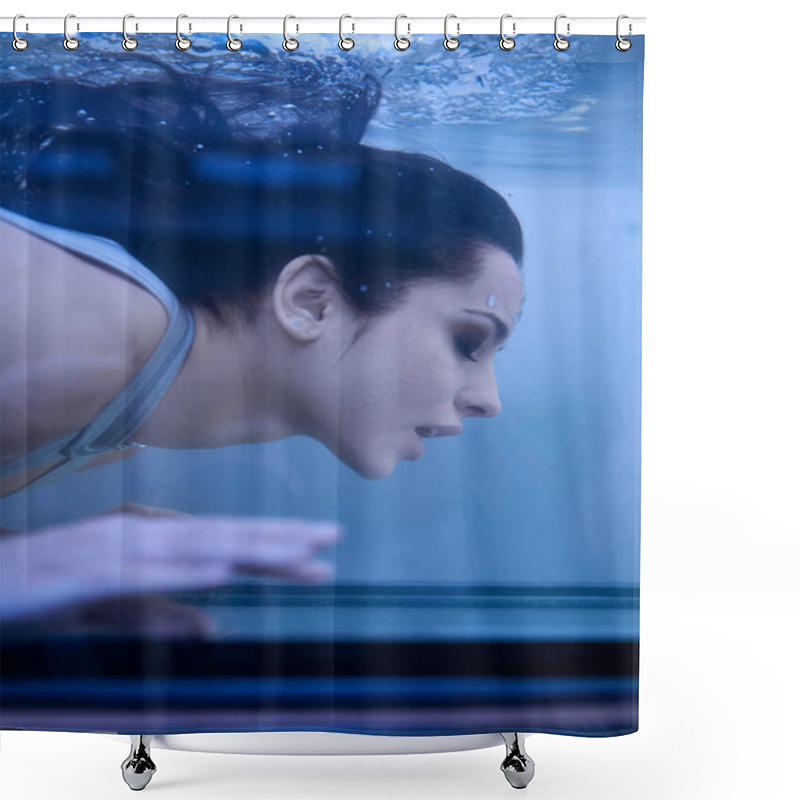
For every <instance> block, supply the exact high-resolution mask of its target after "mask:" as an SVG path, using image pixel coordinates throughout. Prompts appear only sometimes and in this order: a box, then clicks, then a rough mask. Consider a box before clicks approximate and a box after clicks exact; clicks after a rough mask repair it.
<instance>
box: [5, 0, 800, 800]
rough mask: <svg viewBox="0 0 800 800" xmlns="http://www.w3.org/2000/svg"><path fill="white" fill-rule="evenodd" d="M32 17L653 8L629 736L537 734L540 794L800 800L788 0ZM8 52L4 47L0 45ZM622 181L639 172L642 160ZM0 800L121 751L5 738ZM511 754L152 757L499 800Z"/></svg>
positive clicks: (220, 782) (45, 787)
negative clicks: (637, 636)
mask: <svg viewBox="0 0 800 800" xmlns="http://www.w3.org/2000/svg"><path fill="white" fill-rule="evenodd" d="M15 13H23V14H27V15H28V16H39V17H41V16H64V15H65V14H67V13H75V14H78V15H79V16H119V18H120V20H121V18H122V16H123V15H124V14H126V13H132V14H136V15H137V16H172V17H175V16H177V14H179V13H191V14H193V15H197V16H219V17H226V16H228V15H229V14H239V15H240V16H248V15H249V16H267V15H270V16H276V17H278V16H283V15H285V14H290V13H291V14H295V15H297V16H301V17H302V16H328V17H333V16H339V15H340V14H343V13H349V14H352V15H354V16H359V15H360V16H372V17H374V16H384V17H390V16H391V17H393V16H395V15H396V14H399V13H404V14H407V15H409V16H441V17H442V18H443V17H444V15H445V14H448V13H457V14H458V15H459V16H481V17H489V16H495V15H496V16H497V17H498V18H499V16H500V15H501V14H503V13H511V14H514V15H516V16H534V15H535V16H555V15H556V14H558V13H569V14H570V15H571V16H573V17H579V16H592V17H598V16H600V17H616V16H617V15H618V14H623V13H625V14H628V15H630V16H646V17H647V29H646V30H647V32H646V45H647V55H646V59H645V114H644V298H643V318H644V329H643V351H644V352H643V361H644V364H643V369H644V378H643V380H644V388H643V432H642V437H643V459H642V487H643V497H642V503H643V506H642V612H641V621H642V637H641V645H642V657H641V695H640V731H639V732H638V733H636V734H634V735H632V736H625V737H620V738H610V739H584V738H575V737H565V736H538V735H534V736H532V737H530V738H529V739H528V750H529V752H530V753H531V755H532V756H533V757H534V759H535V761H536V763H537V774H536V777H535V779H534V781H533V783H532V784H531V785H530V786H529V787H528V789H527V790H525V791H526V792H527V793H528V795H529V796H535V797H537V798H539V800H556V798H558V799H561V800H567V798H569V799H570V800H582V799H583V798H592V800H602V799H603V798H614V800H628V799H630V800H693V799H694V798H703V800H709V798H725V800H739V799H740V798H748V800H749V798H753V797H763V798H769V800H783V799H784V798H795V797H797V796H798V775H797V772H796V770H795V769H793V768H792V765H793V764H794V763H796V757H797V753H798V749H800V734H799V733H798V725H797V724H796V718H797V717H798V715H800V689H798V684H799V683H800V680H799V679H798V674H797V672H798V670H797V666H796V663H795V655H796V653H795V651H794V649H793V647H792V645H793V643H794V644H795V646H796V645H797V642H798V628H799V627H800V613H799V612H800V592H799V591H798V589H797V588H796V586H797V582H796V580H794V579H796V577H797V573H798V561H799V559H798V554H800V545H799V544H798V541H800V536H799V534H800V522H799V521H798V517H799V516H800V515H799V514H798V509H797V496H798V485H799V484H800V467H798V452H800V425H799V424H798V410H799V409H800V391H799V390H798V379H797V373H798V365H799V362H800V359H799V358H798V346H799V345H800V322H799V320H800V315H799V314H798V304H799V302H800V292H798V289H799V288H800V278H799V277H798V273H799V272H800V269H799V267H800V259H798V256H797V251H796V249H795V236H794V234H795V231H796V229H797V227H798V217H799V216H800V215H799V214H798V211H799V210H800V209H799V208H798V206H799V205H800V204H798V202H797V187H798V179H800V174H799V172H800V171H798V155H797V150H798V148H797V142H796V136H797V128H796V124H795V118H796V113H797V112H796V104H797V85H796V78H797V66H796V63H797V54H796V46H795V45H796V39H797V35H798V30H800V25H799V24H798V23H800V20H799V19H798V16H800V14H799V13H798V10H797V5H796V4H791V5H790V4H788V3H786V4H783V5H781V6H780V11H778V10H777V7H772V6H765V5H764V4H758V5H756V4H746V3H738V2H730V1H729V2H721V0H708V1H707V2H705V3H702V4H698V3H694V2H689V0H669V1H668V2H667V0H664V1H663V2H662V1H661V0H659V2H645V0H625V2H624V3H623V4H620V3H618V2H616V0H615V2H613V3H612V2H610V0H595V1H594V2H591V1H590V0H570V2H569V3H568V5H567V4H564V5H555V4H553V3H519V2H516V3H512V2H509V4H508V5H507V6H503V7H499V6H497V5H495V4H492V3H490V2H489V0H459V2H457V3H456V2H454V0H448V2H447V3H443V2H440V1H439V0H425V2H421V1H420V0H415V2H403V3H402V4H393V3H389V2H387V0H358V2H357V1H356V0H347V4H346V6H345V5H339V4H332V3H330V2H328V3H325V2H322V1H321V0H319V1H318V2H311V1H310V0H292V2H291V3H289V4H288V5H287V4H284V5H281V6H277V5H275V4H269V3H268V4H264V3H262V2H252V0H250V1H245V0H237V3H236V7H233V6H230V5H228V4H226V3H223V2H221V0H214V2H210V0H194V2H193V3H189V2H186V3H181V4H175V3H171V2H154V1H153V0H149V2H144V1H143V0H140V2H138V3H137V4H136V5H124V4H122V3H120V2H119V0H99V1H98V2H88V0H84V1H83V2H82V3H80V4H78V3H70V4H65V3H61V2H51V0H24V1H23V2H20V3H18V7H16V6H15V7H14V8H11V7H5V8H4V10H3V14H4V15H13V14H15ZM0 46H2V47H10V46H11V45H10V34H8V35H7V34H2V35H0ZM632 168H633V165H632ZM1 736H2V739H1V740H0V796H2V797H3V798H4V800H17V798H22V797H26V798H31V800H32V799H33V798H48V800H49V798H53V797H58V798H59V800H71V798H80V800H94V798H102V799H103V800H107V798H111V797H128V796H130V795H129V794H128V792H129V791H130V790H129V789H128V787H127V786H126V785H125V784H124V783H123V781H122V778H121V775H120V769H119V765H120V763H121V762H122V760H123V758H124V757H125V756H126V755H127V750H128V748H127V745H125V744H123V743H121V742H117V741H113V740H111V739H107V738H105V737H103V736H99V735H91V734H74V733H40V732H28V731H26V732H9V731H4V732H3V733H2V734H1ZM503 754H504V751H503V749H502V747H498V748H491V749H487V750H478V751H472V752H464V753H446V754H428V755H412V756H408V755H401V756H340V757H333V756H315V757H307V758H298V757H287V756H245V755H219V754H217V755H207V754H198V753H180V752H173V751H164V750H154V751H153V755H154V758H155V761H156V763H157V765H158V767H159V771H158V772H157V774H156V776H155V777H154V778H153V781H152V783H151V784H150V786H148V788H147V789H145V791H146V792H147V793H148V795H149V796H153V797H161V798H170V800H178V799H179V798H180V799H182V798H192V800H209V799H211V798H213V799H214V800H221V798H225V799H226V800H237V799H238V800H246V799H248V798H259V800H260V798H263V797H274V798H280V799H281V800H303V799H305V798H322V797H324V798H326V800H335V798H345V797H346V798H348V799H349V800H357V799H358V798H374V797H381V798H392V799H394V798H414V800H424V799H426V798H434V797H435V798H437V800H444V798H447V797H458V798H461V799H462V800H469V798H481V800H488V798H492V797H498V798H499V797H509V796H510V795H511V793H512V792H513V791H514V790H513V789H511V788H510V787H509V786H508V784H507V783H506V781H505V779H504V778H503V776H502V774H501V773H500V771H499V764H500V761H501V759H502V757H503Z"/></svg>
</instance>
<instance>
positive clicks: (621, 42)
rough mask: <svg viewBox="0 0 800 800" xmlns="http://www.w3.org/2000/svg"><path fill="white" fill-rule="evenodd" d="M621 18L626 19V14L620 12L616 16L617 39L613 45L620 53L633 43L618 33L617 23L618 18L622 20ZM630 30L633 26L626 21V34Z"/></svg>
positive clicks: (628, 48)
mask: <svg viewBox="0 0 800 800" xmlns="http://www.w3.org/2000/svg"><path fill="white" fill-rule="evenodd" d="M623 19H628V15H627V14H620V15H619V16H618V17H617V41H616V42H615V43H614V47H616V48H617V50H619V51H620V53H624V52H625V51H626V50H630V49H631V47H633V43H632V42H631V40H630V39H623V38H622V37H621V36H620V35H619V23H620V20H623ZM632 30H633V26H632V25H631V24H630V22H629V23H628V34H630V33H631V31H632Z"/></svg>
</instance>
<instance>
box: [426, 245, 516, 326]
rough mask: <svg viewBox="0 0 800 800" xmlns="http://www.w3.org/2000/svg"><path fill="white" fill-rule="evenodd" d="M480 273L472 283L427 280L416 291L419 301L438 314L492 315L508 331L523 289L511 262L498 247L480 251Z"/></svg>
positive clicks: (514, 264)
mask: <svg viewBox="0 0 800 800" xmlns="http://www.w3.org/2000/svg"><path fill="white" fill-rule="evenodd" d="M478 261H479V264H480V265H481V269H480V272H479V273H478V276H477V278H474V279H472V280H471V281H463V282H458V281H453V280H444V281H442V280H429V281H420V282H419V284H418V285H417V286H416V287H415V291H417V292H418V293H419V294H418V300H420V301H422V302H424V303H426V304H431V305H432V306H435V307H437V308H439V309H441V310H446V311H451V310H458V311H461V310H462V309H464V308H469V309H476V310H479V311H484V312H487V313H492V314H495V315H496V316H497V317H499V318H500V319H501V320H502V322H504V323H505V324H506V326H507V327H508V328H509V329H510V328H513V326H514V323H515V321H516V318H517V317H518V316H519V314H520V313H521V311H522V303H523V299H524V293H525V287H524V283H523V280H522V274H521V273H520V270H519V268H518V267H517V265H516V263H515V262H514V259H513V258H511V256H510V255H509V254H508V253H506V252H505V250H501V249H499V248H497V247H490V246H488V245H487V246H485V247H482V248H481V249H480V251H479V256H478Z"/></svg>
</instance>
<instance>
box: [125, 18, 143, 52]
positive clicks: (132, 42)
mask: <svg viewBox="0 0 800 800" xmlns="http://www.w3.org/2000/svg"><path fill="white" fill-rule="evenodd" d="M131 18H133V19H136V18H135V17H134V16H133V14H126V15H125V16H124V17H123V18H122V46H123V48H124V49H125V50H135V49H136V48H137V47H138V46H139V42H137V41H136V39H132V38H131V37H130V36H128V30H127V25H128V20H129V19H131ZM136 30H137V31H138V30H139V25H138V24H137V25H136Z"/></svg>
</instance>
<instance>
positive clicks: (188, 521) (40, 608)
mask: <svg viewBox="0 0 800 800" xmlns="http://www.w3.org/2000/svg"><path fill="white" fill-rule="evenodd" d="M340 532H341V529H340V526H339V525H337V524H335V523H328V522H324V523H321V522H315V521H311V520H305V519H300V518H275V517H231V516H196V517H192V516H189V515H188V514H181V513H180V512H175V511H169V510H166V509H157V508H152V507H149V506H141V505H138V504H132V503H127V504H125V505H124V506H121V507H120V508H119V509H115V510H114V511H111V512H108V513H107V514H102V515H99V516H96V517H89V518H87V519H82V520H78V521H76V522H70V523H67V524H64V525H58V526H53V527H50V528H45V529H42V530H37V531H33V532H30V533H25V534H15V535H13V536H8V537H5V538H3V539H0V567H1V568H2V576H0V617H2V619H3V620H4V621H5V620H8V621H16V620H18V619H22V618H25V617H29V616H35V615H38V614H42V613H45V612H48V611H51V610H54V609H59V608H63V607H65V606H68V605H74V604H76V603H86V602H88V601H92V600H99V599H101V598H104V597H113V596H118V595H127V594H146V593H150V592H159V591H167V592H168V591H182V590H186V589H199V588H207V587H212V586H219V585H224V584H225V583H228V582H229V581H230V580H232V579H233V577H234V576H235V575H236V574H237V573H244V572H247V573H251V574H252V573H255V574H261V575H271V576H275V577H282V578H293V579H298V580H304V581H319V580H324V579H326V578H328V577H330V575H331V568H330V567H329V565H328V564H326V563H325V562H322V561H317V560H314V558H313V556H314V554H315V552H316V551H317V550H318V549H319V548H321V547H327V546H330V545H332V544H334V543H335V542H336V541H337V539H338V538H339V535H340Z"/></svg>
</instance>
